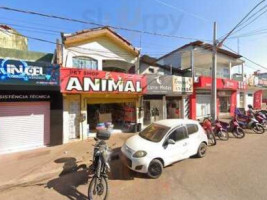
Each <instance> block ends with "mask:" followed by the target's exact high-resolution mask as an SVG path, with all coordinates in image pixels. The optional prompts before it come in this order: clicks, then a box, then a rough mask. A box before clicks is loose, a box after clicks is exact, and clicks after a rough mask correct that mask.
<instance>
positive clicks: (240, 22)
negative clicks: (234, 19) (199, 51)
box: [218, 0, 265, 46]
mask: <svg viewBox="0 0 267 200" xmlns="http://www.w3.org/2000/svg"><path fill="white" fill-rule="evenodd" d="M264 1H265V0H262V1H261V2H259V3H258V4H257V5H255V6H254V7H253V8H252V9H251V10H250V11H249V12H248V13H247V14H246V15H245V17H243V18H242V19H241V21H239V22H238V23H237V25H235V26H234V28H233V29H232V30H231V31H230V32H228V33H227V34H226V35H225V36H224V37H223V39H222V40H221V42H219V44H218V46H221V45H222V44H223V42H224V41H225V40H226V39H227V38H228V37H229V36H230V35H231V34H232V33H233V32H234V31H235V30H236V29H237V28H238V27H239V26H240V25H241V24H242V23H243V22H244V21H245V20H246V19H247V17H248V16H249V15H250V14H251V13H252V12H253V11H254V10H255V9H257V8H258V7H259V6H260V5H261V4H262V3H263V2H264ZM221 38H222V37H221Z"/></svg>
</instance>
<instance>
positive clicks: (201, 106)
mask: <svg viewBox="0 0 267 200" xmlns="http://www.w3.org/2000/svg"><path fill="white" fill-rule="evenodd" d="M196 99H197V101H196V102H197V112H196V113H197V119H200V118H204V117H207V116H208V115H210V104H211V95H208V94H203V95H202V94H201V95H197V97H196Z"/></svg>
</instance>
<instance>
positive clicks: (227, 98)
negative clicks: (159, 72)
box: [157, 41, 244, 119]
mask: <svg viewBox="0 0 267 200" xmlns="http://www.w3.org/2000/svg"><path fill="white" fill-rule="evenodd" d="M240 58H241V56H240V55H237V54H234V53H232V52H229V51H227V50H224V49H221V48H218V49H217V89H218V90H217V113H218V114H219V115H220V116H230V115H233V114H234V108H235V107H236V106H237V91H238V89H239V85H240V83H239V82H238V81H235V80H232V76H231V74H232V73H231V71H232V67H234V66H238V65H241V66H243V65H242V64H243V62H244V61H242V60H241V59H240ZM157 62H158V63H159V64H162V65H165V64H168V65H171V66H172V67H173V68H178V69H181V70H186V69H187V70H191V72H192V75H193V80H194V91H193V94H192V95H191V96H190V118H192V119H201V118H204V117H206V116H209V115H210V114H211V112H210V104H211V82H212V81H211V73H212V70H211V68H212V45H210V44H207V43H204V42H202V41H196V42H192V43H189V44H186V45H184V46H182V47H180V48H178V49H176V50H174V51H172V52H170V53H168V54H166V55H164V56H162V57H161V58H159V59H158V61H157ZM241 85H242V84H241ZM240 87H241V86H240ZM240 91H241V92H243V89H241V90H240Z"/></svg>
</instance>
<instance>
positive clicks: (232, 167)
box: [0, 133, 267, 200]
mask: <svg viewBox="0 0 267 200" xmlns="http://www.w3.org/2000/svg"><path fill="white" fill-rule="evenodd" d="M266 144H267V133H266V134H264V135H256V134H248V135H246V137H245V138H244V139H241V140H239V139H234V138H231V139H230V140H229V141H228V142H221V141H219V142H218V144H217V145H216V146H214V147H210V148H209V149H208V154H207V156H206V157H205V158H202V159H198V158H190V159H187V160H184V161H181V162H178V163H176V164H174V165H172V166H170V167H167V168H165V169H164V173H163V175H162V176H161V177H160V178H159V179H157V180H152V179H147V178H146V177H145V176H142V175H138V174H135V173H131V172H129V171H128V170H127V169H126V168H124V167H122V165H121V163H120V161H115V162H114V163H113V164H112V167H113V170H112V172H113V173H112V176H110V179H111V180H110V181H109V183H110V198H109V199H110V200H113V199H114V200H115V199H116V200H118V199H122V200H127V199H133V200H139V199H140V200H141V199H146V200H150V199H151V200H154V199H164V200H165V199H168V200H171V199H185V200H187V199H190V200H195V199H196V200H198V199H199V200H209V199H210V200H217V199H220V200H221V199H222V200H225V199H227V200H230V199H233V200H238V199H242V200H245V199H248V200H250V199H257V200H260V199H266V197H267V154H266V153H267V145H266ZM86 182H87V179H86V172H85V171H83V170H81V171H78V172H76V173H72V174H68V175H64V176H61V177H58V178H55V179H53V180H49V181H46V182H44V183H40V184H34V185H27V186H23V187H19V188H15V189H12V190H8V191H2V192H1V193H0V199H9V200H15V199H16V200H17V199H22V200H26V199H38V200H41V199H58V200H60V199H81V200H83V199H86V196H87V187H88V184H87V183H86Z"/></svg>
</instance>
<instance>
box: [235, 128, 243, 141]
mask: <svg viewBox="0 0 267 200" xmlns="http://www.w3.org/2000/svg"><path fill="white" fill-rule="evenodd" d="M232 133H233V135H234V136H235V137H236V138H238V139H241V138H243V137H245V132H244V130H243V129H242V128H241V127H237V128H236V129H235V130H234V131H233V132H232Z"/></svg>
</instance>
